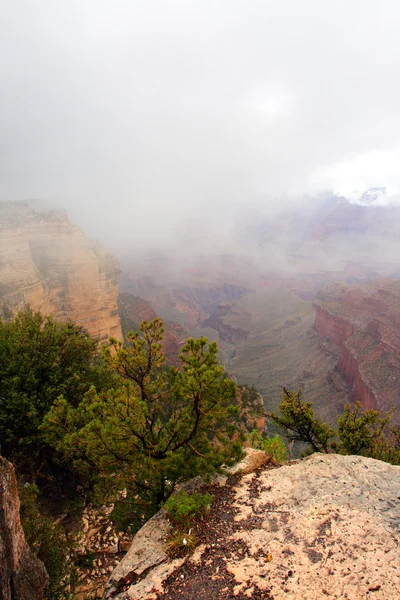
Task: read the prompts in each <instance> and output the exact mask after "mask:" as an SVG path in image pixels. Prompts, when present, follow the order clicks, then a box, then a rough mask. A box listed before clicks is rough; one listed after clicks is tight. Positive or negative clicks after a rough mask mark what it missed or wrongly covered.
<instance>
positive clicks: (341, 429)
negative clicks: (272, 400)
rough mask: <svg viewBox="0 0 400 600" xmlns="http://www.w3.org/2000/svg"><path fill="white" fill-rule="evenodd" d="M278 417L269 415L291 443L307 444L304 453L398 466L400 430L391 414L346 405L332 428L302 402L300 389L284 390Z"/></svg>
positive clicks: (399, 462) (308, 403)
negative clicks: (333, 454)
mask: <svg viewBox="0 0 400 600" xmlns="http://www.w3.org/2000/svg"><path fill="white" fill-rule="evenodd" d="M279 411H280V415H276V414H275V413H270V414H269V417H270V418H271V419H272V420H273V422H274V423H276V424H277V425H279V426H280V427H283V429H285V430H286V435H287V438H288V440H289V441H291V442H303V443H305V444H307V447H306V450H305V452H304V453H303V454H306V455H307V454H312V453H313V452H337V453H339V454H356V455H360V456H367V457H370V458H375V459H377V460H383V461H386V462H390V463H392V464H394V465H399V464H400V428H399V427H398V426H393V425H391V419H392V417H393V411H389V412H388V413H386V414H383V413H381V412H380V411H378V410H363V408H362V405H361V402H356V403H355V404H354V405H353V406H351V405H350V404H347V405H346V406H345V407H344V411H343V414H342V415H340V416H339V417H338V419H337V428H336V429H333V428H332V427H330V425H328V423H325V422H324V421H323V420H322V419H321V418H320V417H319V416H318V415H316V414H315V412H314V409H313V406H312V403H311V402H304V401H303V399H302V390H298V392H291V391H288V390H286V389H284V390H283V396H282V402H281V404H280V406H279Z"/></svg>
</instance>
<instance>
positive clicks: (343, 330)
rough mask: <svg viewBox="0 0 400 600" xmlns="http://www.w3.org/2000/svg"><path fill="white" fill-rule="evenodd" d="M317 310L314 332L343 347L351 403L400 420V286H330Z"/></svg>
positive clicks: (342, 366)
mask: <svg viewBox="0 0 400 600" xmlns="http://www.w3.org/2000/svg"><path fill="white" fill-rule="evenodd" d="M314 306H315V309H316V317H315V322H314V327H315V329H316V331H317V332H318V334H319V335H320V336H321V337H322V338H324V339H325V340H327V341H328V342H331V343H333V344H336V345H337V346H340V348H341V354H340V358H339V361H338V364H337V369H338V371H339V373H340V374H341V376H342V377H343V379H344V380H345V381H346V382H347V383H348V385H349V387H350V394H351V398H352V399H353V400H360V401H361V402H362V404H363V407H364V408H366V409H368V408H378V409H384V410H388V409H390V408H392V407H393V408H395V410H396V412H397V413H398V414H399V415H400V281H399V280H389V279H385V280H376V281H373V282H371V283H369V284H367V285H364V286H347V285H345V284H335V285H332V286H327V287H326V288H325V289H324V290H322V292H321V293H320V294H318V296H317V299H316V301H315V303H314Z"/></svg>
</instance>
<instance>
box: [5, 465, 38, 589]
mask: <svg viewBox="0 0 400 600" xmlns="http://www.w3.org/2000/svg"><path fill="white" fill-rule="evenodd" d="M47 584H48V576H47V573H46V570H45V568H44V565H43V564H42V563H41V562H40V561H39V560H38V559H37V558H36V557H35V556H34V554H33V553H32V552H31V550H30V548H29V546H28V545H27V544H26V542H25V537H24V533H23V531H22V527H21V522H20V518H19V498H18V489H17V480H16V477H15V471H14V467H13V466H12V465H11V464H10V463H9V462H8V461H6V460H5V459H4V458H2V457H1V456H0V598H1V600H42V598H44V597H45V590H46V587H47Z"/></svg>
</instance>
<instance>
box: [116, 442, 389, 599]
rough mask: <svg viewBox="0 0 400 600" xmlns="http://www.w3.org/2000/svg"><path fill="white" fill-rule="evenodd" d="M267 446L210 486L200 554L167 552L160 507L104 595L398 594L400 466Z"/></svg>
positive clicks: (167, 530)
mask: <svg viewBox="0 0 400 600" xmlns="http://www.w3.org/2000/svg"><path fill="white" fill-rule="evenodd" d="M262 454H263V453H260V452H258V451H254V450H253V451H250V454H249V455H248V457H247V467H246V468H244V469H243V471H242V474H241V475H237V476H236V477H233V478H231V479H228V481H227V482H225V481H222V482H221V483H222V484H224V485H222V486H218V485H217V484H214V485H213V486H212V488H211V492H212V494H213V496H214V500H213V504H212V507H211V510H210V512H209V513H208V514H207V517H206V518H205V519H204V520H203V521H202V522H201V523H200V524H198V525H197V526H196V528H195V530H194V534H195V535H196V537H197V541H198V546H197V547H196V549H195V550H194V553H192V554H191V555H187V556H181V557H178V558H176V557H175V558H174V557H171V556H169V555H168V548H167V540H168V536H169V535H170V532H171V525H170V523H169V522H168V520H167V518H166V515H165V513H164V512H163V511H161V512H159V513H158V514H157V515H156V516H155V517H153V518H152V519H151V520H150V521H148V523H147V524H146V525H145V526H144V527H143V528H142V529H141V530H140V531H139V532H138V534H137V535H136V537H135V538H134V540H133V544H132V547H131V549H130V550H129V552H128V553H127V555H126V557H125V558H124V559H123V560H122V562H121V563H120V564H119V565H118V567H117V568H116V569H115V571H114V572H113V573H112V575H111V577H110V580H109V583H108V586H107V589H106V592H105V596H104V598H107V599H111V598H114V599H118V600H128V599H130V600H134V599H135V600H139V598H140V600H190V599H196V600H209V599H210V598H237V599H239V600H245V599H247V598H263V599H268V598H270V599H274V600H281V599H284V598H290V599H292V600H304V598H307V599H308V600H321V598H327V600H330V599H333V598H337V599H339V598H340V599H341V598H348V599H353V600H361V599H366V598H376V599H377V600H378V599H379V600H396V599H399V598H400V576H399V572H400V555H399V552H398V546H399V542H400V528H399V523H400V509H399V507H400V505H399V497H400V467H395V466H392V465H388V464H386V463H383V462H380V461H376V460H373V459H370V458H364V457H354V456H339V455H321V454H314V455H312V456H311V457H308V458H307V459H303V460H300V461H295V462H293V463H290V464H286V465H284V466H282V467H279V468H274V467H273V466H272V465H271V464H270V463H268V462H267V463H266V462H265V460H264V461H263V460H260V455H262ZM192 533H193V532H192Z"/></svg>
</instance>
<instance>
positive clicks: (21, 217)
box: [0, 202, 122, 340]
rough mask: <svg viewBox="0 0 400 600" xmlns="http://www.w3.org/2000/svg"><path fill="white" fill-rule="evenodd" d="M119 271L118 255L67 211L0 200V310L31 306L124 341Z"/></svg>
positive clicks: (98, 334)
mask: <svg viewBox="0 0 400 600" xmlns="http://www.w3.org/2000/svg"><path fill="white" fill-rule="evenodd" d="M118 273H119V267H118V264H117V262H116V260H115V258H114V257H113V256H112V255H111V254H109V253H107V252H106V251H105V250H104V249H103V248H102V247H101V246H100V245H98V244H96V243H92V242H90V241H89V240H87V239H86V238H85V236H84V235H83V233H82V231H81V230H80V229H79V228H78V227H76V226H75V225H73V224H72V223H71V222H70V221H69V220H68V218H67V217H66V216H65V215H64V214H62V213H54V212H52V213H45V214H41V213H37V212H36V211H34V210H33V209H32V208H30V207H29V205H28V204H26V203H11V202H10V203H2V204H0V311H1V310H3V311H4V307H8V310H9V309H11V310H12V311H15V310H16V309H17V308H21V307H23V306H24V305H26V304H30V306H31V307H32V309H33V310H38V311H40V312H42V314H44V315H49V314H52V315H54V317H55V318H56V319H59V320H69V321H72V322H73V323H76V324H77V325H81V326H83V327H85V328H86V329H87V330H88V331H89V333H91V334H92V335H94V336H96V337H98V338H99V339H100V340H105V339H107V337H108V336H114V337H117V338H118V339H122V333H121V325H120V319H119V315H118V306H117V300H118V283H117V275H118Z"/></svg>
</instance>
